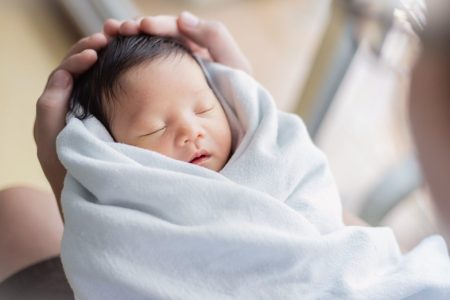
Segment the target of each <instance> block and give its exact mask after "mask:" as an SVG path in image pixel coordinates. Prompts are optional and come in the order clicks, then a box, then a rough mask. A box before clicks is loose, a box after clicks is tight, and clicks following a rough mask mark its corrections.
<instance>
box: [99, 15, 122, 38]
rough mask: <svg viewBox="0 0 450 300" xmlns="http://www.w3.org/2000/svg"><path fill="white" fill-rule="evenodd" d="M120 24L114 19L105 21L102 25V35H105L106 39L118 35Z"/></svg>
mask: <svg viewBox="0 0 450 300" xmlns="http://www.w3.org/2000/svg"><path fill="white" fill-rule="evenodd" d="M121 24H122V22H120V21H119V20H116V19H107V20H106V21H105V23H103V33H104V34H105V35H106V38H107V39H109V38H110V37H113V36H116V35H118V34H119V28H120V25H121Z"/></svg>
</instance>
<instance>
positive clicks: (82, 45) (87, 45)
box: [64, 33, 108, 59]
mask: <svg viewBox="0 0 450 300" xmlns="http://www.w3.org/2000/svg"><path fill="white" fill-rule="evenodd" d="M107 43H108V39H107V37H106V36H105V34H103V33H95V34H93V35H90V36H88V37H85V38H82V39H81V40H79V41H78V42H77V43H75V45H73V46H72V48H70V50H69V52H68V53H67V55H66V56H65V58H64V59H66V58H68V57H70V56H72V55H74V54H77V53H80V52H82V51H84V50H86V49H93V50H99V49H101V48H103V47H104V46H106V44H107Z"/></svg>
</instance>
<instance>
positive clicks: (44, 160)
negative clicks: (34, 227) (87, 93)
mask: <svg viewBox="0 0 450 300" xmlns="http://www.w3.org/2000/svg"><path fill="white" fill-rule="evenodd" d="M103 32H104V33H96V34H94V35H91V36H89V37H86V38H83V39H81V40H79V41H78V42H77V43H76V44H75V45H73V46H72V48H71V49H70V50H69V52H68V54H67V55H66V57H65V58H64V59H63V61H62V62H61V64H60V65H59V66H58V67H57V68H56V69H55V70H54V71H53V72H52V73H51V74H50V77H49V79H48V82H47V85H46V87H45V89H44V92H43V93H42V95H41V97H39V99H38V101H37V104H36V120H35V124H34V138H35V141H36V146H37V154H38V159H39V162H40V164H41V167H42V170H43V171H44V174H45V176H46V177H47V180H48V181H49V183H50V185H51V187H52V190H53V193H54V195H55V197H56V199H57V200H58V206H59V209H60V211H61V213H62V210H61V204H60V197H61V191H62V187H63V182H64V176H65V169H64V167H63V166H62V165H61V163H60V161H59V160H58V157H57V154H56V143H55V142H56V136H57V135H58V134H59V132H60V131H61V130H62V129H63V128H64V125H65V115H66V113H67V110H68V105H69V98H70V93H71V91H72V85H73V78H74V77H76V76H78V75H80V74H82V73H83V72H85V71H86V70H88V69H89V68H90V67H91V66H92V65H93V64H94V63H95V62H96V60H97V52H96V51H97V50H99V49H101V48H102V47H104V46H105V45H106V44H107V43H108V40H109V39H110V38H111V37H113V36H116V35H136V34H138V33H140V32H143V33H147V34H154V35H162V36H170V37H175V38H179V39H181V40H182V41H183V42H185V43H186V45H187V46H188V47H190V49H191V50H192V51H193V52H194V53H196V54H199V55H202V56H206V57H209V58H211V59H212V60H214V61H216V62H219V63H222V64H225V65H228V66H230V67H234V68H237V69H241V70H243V71H245V72H247V73H251V67H250V64H249V62H248V60H247V59H246V58H245V56H244V55H243V53H242V52H241V50H240V49H239V47H238V46H237V44H236V42H235V41H234V39H233V37H232V36H231V34H230V33H229V31H228V30H227V29H226V27H225V26H224V25H223V24H222V23H220V22H216V21H206V20H201V19H198V18H197V17H195V16H194V15H192V14H190V13H188V12H183V13H181V14H180V15H179V16H178V17H175V16H154V17H144V18H140V19H138V20H129V21H117V20H114V19H110V20H107V21H106V22H105V24H104V27H103Z"/></svg>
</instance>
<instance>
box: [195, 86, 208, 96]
mask: <svg viewBox="0 0 450 300" xmlns="http://www.w3.org/2000/svg"><path fill="white" fill-rule="evenodd" d="M210 90H211V89H210V88H209V87H208V86H207V87H202V88H201V89H198V90H196V91H194V93H193V94H195V95H198V94H206V93H208V92H209V91H210Z"/></svg>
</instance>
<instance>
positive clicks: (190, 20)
mask: <svg viewBox="0 0 450 300" xmlns="http://www.w3.org/2000/svg"><path fill="white" fill-rule="evenodd" d="M180 17H181V21H182V22H183V24H184V25H186V26H188V27H195V26H197V25H198V23H199V19H198V18H197V17H196V16H194V15H193V14H191V13H190V12H188V11H184V12H182V13H181V15H180Z"/></svg>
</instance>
